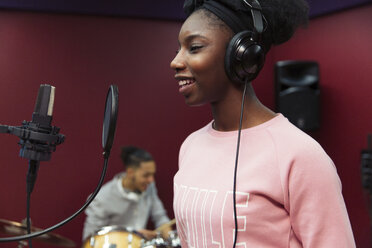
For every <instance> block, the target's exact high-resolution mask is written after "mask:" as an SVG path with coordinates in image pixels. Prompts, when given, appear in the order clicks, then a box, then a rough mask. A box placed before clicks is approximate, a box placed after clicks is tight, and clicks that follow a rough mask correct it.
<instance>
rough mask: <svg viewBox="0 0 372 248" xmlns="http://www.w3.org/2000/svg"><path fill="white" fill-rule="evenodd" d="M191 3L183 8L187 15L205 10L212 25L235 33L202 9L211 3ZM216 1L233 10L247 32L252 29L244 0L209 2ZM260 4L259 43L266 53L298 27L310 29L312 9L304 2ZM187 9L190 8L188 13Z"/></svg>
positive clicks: (265, 1)
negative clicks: (260, 26)
mask: <svg viewBox="0 0 372 248" xmlns="http://www.w3.org/2000/svg"><path fill="white" fill-rule="evenodd" d="M190 1H193V0H186V1H185V6H187V5H188V6H187V7H185V6H184V9H185V12H186V13H187V11H189V12H188V15H190V14H191V13H193V12H196V11H202V12H203V13H204V14H205V16H207V17H209V21H210V24H213V25H217V26H218V27H223V26H225V27H227V28H229V30H231V32H232V35H233V34H234V33H236V31H235V32H234V31H232V29H233V28H231V27H229V26H228V25H227V24H226V23H225V22H224V21H223V20H222V19H220V18H219V17H218V16H216V15H215V14H214V13H212V12H210V11H209V10H208V9H206V8H203V3H204V2H208V1H203V0H201V1H198V2H197V4H196V6H191V5H192V4H190ZM213 1H215V2H218V3H219V4H222V5H223V6H225V7H226V8H228V9H230V10H231V11H233V12H231V13H234V15H235V17H234V18H237V19H238V20H240V22H242V23H243V24H244V26H245V29H247V30H249V29H252V30H253V28H254V27H253V20H252V17H251V13H250V11H249V10H248V11H247V10H242V7H241V6H242V5H243V4H242V2H243V1H242V0H209V2H213ZM259 3H260V5H261V8H262V15H263V16H264V20H265V21H264V25H265V27H264V31H263V33H262V37H261V42H260V43H261V45H262V46H263V48H264V50H265V52H266V53H267V52H268V51H269V50H270V48H271V46H272V45H279V44H282V43H284V42H286V41H288V40H289V39H290V38H291V37H292V36H293V34H294V33H295V31H296V29H297V28H299V27H301V26H303V27H306V26H307V23H308V12H309V6H308V3H307V2H306V1H305V0H259ZM198 4H199V6H198ZM186 8H188V9H187V10H186ZM241 31H243V30H241Z"/></svg>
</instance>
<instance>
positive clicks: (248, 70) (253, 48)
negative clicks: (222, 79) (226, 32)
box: [225, 31, 265, 83]
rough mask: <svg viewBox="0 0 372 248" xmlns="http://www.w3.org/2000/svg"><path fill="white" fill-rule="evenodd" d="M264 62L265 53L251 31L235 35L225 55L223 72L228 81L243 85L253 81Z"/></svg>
mask: <svg viewBox="0 0 372 248" xmlns="http://www.w3.org/2000/svg"><path fill="white" fill-rule="evenodd" d="M264 62H265V52H264V50H263V49H262V47H261V46H260V45H259V44H258V43H257V42H256V41H255V38H254V34H253V33H252V32H251V31H243V32H240V33H237V34H236V35H235V36H234V37H233V38H232V39H231V40H230V42H229V44H228V46H227V49H226V54H225V71H226V74H227V76H228V77H229V79H230V80H232V81H233V82H237V83H244V82H245V80H246V79H248V81H252V80H253V79H255V78H256V77H257V75H258V73H259V72H260V70H261V69H262V67H263V64H264Z"/></svg>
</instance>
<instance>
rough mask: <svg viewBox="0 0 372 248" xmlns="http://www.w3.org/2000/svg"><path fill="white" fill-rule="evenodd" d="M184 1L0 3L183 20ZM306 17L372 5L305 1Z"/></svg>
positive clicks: (359, 0)
mask: <svg viewBox="0 0 372 248" xmlns="http://www.w3.org/2000/svg"><path fill="white" fill-rule="evenodd" d="M183 1H184V0H131V1H130V0H105V1H102V0H85V1H84V0H0V8H1V9H11V10H26V11H42V12H52V13H69V14H88V15H108V16H123V17H136V18H155V19H165V20H183V19H184V18H185V15H184V13H183V11H182V5H183ZM307 1H308V3H309V5H310V17H317V16H320V15H325V14H329V13H333V12H335V11H339V10H344V9H347V8H352V7H355V6H359V5H362V4H367V3H372V0H307Z"/></svg>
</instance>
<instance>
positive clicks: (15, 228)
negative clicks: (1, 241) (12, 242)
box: [0, 219, 76, 247]
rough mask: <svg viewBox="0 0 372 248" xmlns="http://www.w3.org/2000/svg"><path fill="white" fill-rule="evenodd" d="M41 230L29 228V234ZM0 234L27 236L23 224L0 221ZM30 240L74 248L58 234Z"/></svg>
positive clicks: (47, 234)
mask: <svg viewBox="0 0 372 248" xmlns="http://www.w3.org/2000/svg"><path fill="white" fill-rule="evenodd" d="M40 231H42V229H40V228H37V227H31V233H33V232H40ZM0 233H3V234H8V235H12V236H19V235H25V234H27V227H26V225H24V224H21V223H18V222H14V221H9V220H4V219H0ZM32 240H35V241H40V242H44V243H47V244H51V245H57V246H63V247H75V246H76V244H75V242H73V241H72V240H69V239H67V238H64V237H62V236H60V235H58V234H54V233H50V232H49V233H46V234H43V235H40V236H38V237H35V238H33V239H32Z"/></svg>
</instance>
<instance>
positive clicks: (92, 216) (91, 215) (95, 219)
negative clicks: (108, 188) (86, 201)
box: [83, 194, 108, 241]
mask: <svg viewBox="0 0 372 248" xmlns="http://www.w3.org/2000/svg"><path fill="white" fill-rule="evenodd" d="M100 196H101V195H100V194H98V195H97V196H96V198H95V199H94V200H93V201H92V203H91V204H90V205H89V206H88V208H87V209H86V210H85V214H86V219H85V222H84V229H83V241H84V240H85V239H87V238H88V237H90V236H91V235H93V234H95V232H96V231H97V229H98V228H99V227H102V226H105V225H106V224H107V223H106V222H107V220H108V218H107V213H106V211H105V209H106V207H105V201H104V200H103V199H101V198H100Z"/></svg>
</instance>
